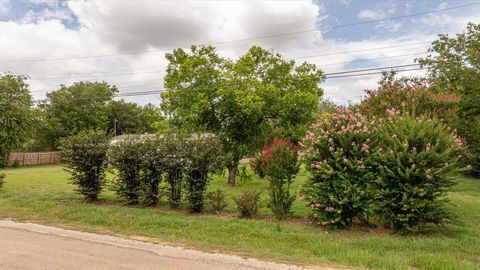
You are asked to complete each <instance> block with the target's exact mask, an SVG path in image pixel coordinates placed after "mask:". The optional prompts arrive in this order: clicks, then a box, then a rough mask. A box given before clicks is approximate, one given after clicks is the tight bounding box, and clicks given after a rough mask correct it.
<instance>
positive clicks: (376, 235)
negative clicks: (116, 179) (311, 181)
mask: <svg viewBox="0 0 480 270" xmlns="http://www.w3.org/2000/svg"><path fill="white" fill-rule="evenodd" d="M5 172H6V174H7V177H6V183H5V186H4V189H3V191H2V192H1V193H0V218H13V219H16V220H19V221H29V222H40V223H44V224H50V225H55V226H61V227H66V228H73V229H80V230H86V231H92V232H98V233H109V234H115V235H122V236H127V237H132V238H136V239H140V240H147V241H153V242H157V241H158V242H173V243H175V244H178V245H185V246H190V247H195V248H200V249H204V250H208V251H218V250H222V251H223V252H232V253H239V254H243V255H245V256H253V257H259V258H264V259H273V260H276V261H285V262H291V263H299V264H322V265H323V264H331V265H349V266H357V267H366V268H375V269H409V268H419V269H478V266H479V265H480V260H479V258H480V215H479V214H478V205H479V203H480V185H478V180H475V179H471V178H468V177H459V178H457V179H456V181H458V185H456V186H455V187H454V188H453V190H452V192H450V194H449V198H450V199H451V204H448V209H450V210H451V211H452V213H453V214H455V216H456V218H455V220H454V222H453V223H452V224H449V225H445V226H444V227H435V226H433V227H432V226H429V227H428V229H427V230H426V232H425V233H423V234H419V235H411V236H404V235H401V234H395V233H392V231H390V230H385V229H383V228H381V227H378V228H368V227H357V226H355V227H354V228H353V229H351V230H333V229H328V227H321V228H317V227H314V226H311V225H310V224H309V223H308V222H305V221H304V220H305V219H304V218H305V216H306V215H307V213H309V208H308V207H306V206H305V205H304V203H303V202H299V201H298V200H297V201H296V202H294V205H293V208H292V209H293V210H294V214H293V218H289V219H287V220H286V221H285V222H284V223H272V221H273V220H274V217H273V216H272V212H271V211H270V210H269V209H268V208H267V207H265V205H264V206H263V207H261V208H260V209H259V212H258V214H257V217H256V218H255V219H238V218H237V214H236V205H235V203H234V202H233V199H232V197H233V196H234V195H238V194H241V193H242V192H244V191H247V190H257V191H262V193H261V194H262V195H261V197H262V200H264V201H265V200H268V193H267V185H268V184H267V181H266V180H264V179H259V178H258V177H253V178H252V179H251V180H250V181H247V182H239V183H238V186H237V187H236V188H233V189H232V188H228V187H226V186H225V176H215V177H213V178H212V182H211V183H210V186H209V190H216V189H221V190H223V191H224V192H225V193H226V195H227V203H228V206H227V207H226V208H225V210H224V211H221V212H220V216H217V215H216V214H215V212H213V211H212V212H210V211H207V212H205V213H204V214H202V215H192V214H189V213H188V212H187V211H183V210H182V211H171V210H169V206H168V200H167V198H166V197H163V198H161V201H160V204H159V205H158V206H157V207H153V208H152V207H144V206H141V207H140V206H126V205H125V201H123V200H121V199H119V198H118V197H117V196H116V194H115V193H114V192H112V191H106V192H103V193H102V194H101V195H100V196H99V201H98V202H97V203H85V202H84V200H83V196H81V195H80V194H78V193H76V192H75V191H74V188H75V187H74V186H73V185H71V184H68V182H67V179H68V178H69V177H70V176H69V174H68V173H67V172H66V171H65V170H64V169H63V167H61V166H44V167H30V168H12V169H6V170H5ZM108 178H109V179H112V176H111V175H109V176H108ZM305 181H306V174H305V171H304V170H302V171H301V172H300V173H299V174H298V175H297V177H296V179H295V182H294V183H295V184H293V185H292V190H293V191H296V190H298V186H299V185H301V184H302V183H303V182H305Z"/></svg>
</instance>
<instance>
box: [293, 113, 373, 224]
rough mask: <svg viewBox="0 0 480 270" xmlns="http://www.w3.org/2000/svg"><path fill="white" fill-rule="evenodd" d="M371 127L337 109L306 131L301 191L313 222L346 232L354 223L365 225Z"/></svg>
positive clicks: (370, 177) (368, 210)
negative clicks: (304, 175)
mask: <svg viewBox="0 0 480 270" xmlns="http://www.w3.org/2000/svg"><path fill="white" fill-rule="evenodd" d="M374 123H375V122H372V121H369V120H368V119H367V118H366V117H365V116H364V115H362V114H361V113H359V112H357V111H352V110H348V109H337V112H336V113H335V114H331V115H329V116H328V117H324V119H323V120H320V121H319V122H317V123H316V124H314V125H312V126H311V128H310V131H309V132H307V135H306V136H305V139H304V140H303V146H304V147H303V158H304V160H305V163H306V166H307V169H308V170H309V171H310V172H311V177H310V178H309V179H308V181H307V183H306V184H305V186H304V190H303V192H304V197H305V198H306V200H307V202H308V206H309V207H311V208H312V215H311V218H312V220H313V222H314V223H316V224H322V225H331V226H334V227H348V226H351V225H352V224H353V222H354V221H355V220H359V221H361V222H363V223H367V222H368V220H369V216H370V214H371V211H372V206H371V205H372V195H371V183H373V181H374V179H375V174H374V169H373V168H372V160H371V156H372V155H371V152H372V151H373V149H372V148H373V146H374V145H375V141H376V137H375V133H374V132H373V131H372V126H374Z"/></svg>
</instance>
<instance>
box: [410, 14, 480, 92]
mask: <svg viewBox="0 0 480 270" xmlns="http://www.w3.org/2000/svg"><path fill="white" fill-rule="evenodd" d="M429 52H431V53H432V54H430V55H429V56H428V57H426V58H420V59H417V61H418V62H419V63H420V64H421V65H422V66H426V67H428V68H429V75H430V77H431V78H432V79H433V80H434V81H435V82H436V83H437V84H438V85H439V86H440V87H441V88H443V89H444V90H445V91H448V92H453V93H457V94H462V91H463V88H464V86H465V81H466V80H469V78H470V77H471V75H472V74H476V77H477V80H480V77H479V76H478V75H480V24H473V23H469V24H468V25H467V28H466V30H465V31H464V32H462V33H460V34H457V35H456V36H455V37H450V36H449V35H446V34H441V35H439V36H438V39H437V40H436V41H434V42H433V43H432V46H431V48H430V49H429Z"/></svg>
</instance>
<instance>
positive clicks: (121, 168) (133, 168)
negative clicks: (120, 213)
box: [108, 138, 143, 204]
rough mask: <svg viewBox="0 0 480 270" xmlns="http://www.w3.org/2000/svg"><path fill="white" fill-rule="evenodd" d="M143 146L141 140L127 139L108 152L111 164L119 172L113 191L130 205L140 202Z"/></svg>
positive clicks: (113, 146)
mask: <svg viewBox="0 0 480 270" xmlns="http://www.w3.org/2000/svg"><path fill="white" fill-rule="evenodd" d="M142 146H143V145H142V142H141V141H140V140H138V139H133V138H126V139H124V140H122V141H119V142H117V143H116V144H115V145H112V146H111V147H110V149H109V151H108V158H109V163H110V164H111V165H112V166H113V167H114V168H115V169H116V171H117V176H116V177H115V179H114V180H113V185H112V189H113V190H114V191H115V192H116V193H117V194H118V196H120V197H122V198H125V199H126V200H127V201H128V203H129V204H137V203H138V201H139V194H140V189H141V179H140V171H141V169H142V157H143V153H142V151H143V147H142Z"/></svg>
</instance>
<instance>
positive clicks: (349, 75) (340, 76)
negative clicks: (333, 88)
mask: <svg viewBox="0 0 480 270" xmlns="http://www.w3.org/2000/svg"><path fill="white" fill-rule="evenodd" d="M424 69H426V68H422V67H418V68H410V69H400V70H395V72H405V71H413V70H424ZM382 73H383V72H378V71H377V72H370V73H362V74H348V75H339V76H333V77H326V78H325V79H326V80H327V79H338V78H348V77H358V76H366V75H375V74H382Z"/></svg>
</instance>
